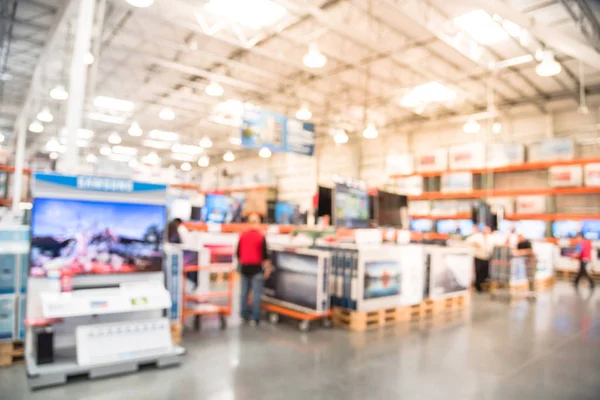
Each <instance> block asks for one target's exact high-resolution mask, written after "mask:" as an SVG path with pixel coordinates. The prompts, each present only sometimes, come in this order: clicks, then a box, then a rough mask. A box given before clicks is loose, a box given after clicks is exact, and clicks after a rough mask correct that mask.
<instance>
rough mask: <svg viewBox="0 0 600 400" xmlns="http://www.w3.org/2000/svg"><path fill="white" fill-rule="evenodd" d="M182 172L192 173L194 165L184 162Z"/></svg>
mask: <svg viewBox="0 0 600 400" xmlns="http://www.w3.org/2000/svg"><path fill="white" fill-rule="evenodd" d="M181 170H182V171H186V172H188V171H191V170H192V164H190V163H189V162H184V163H183V164H181Z"/></svg>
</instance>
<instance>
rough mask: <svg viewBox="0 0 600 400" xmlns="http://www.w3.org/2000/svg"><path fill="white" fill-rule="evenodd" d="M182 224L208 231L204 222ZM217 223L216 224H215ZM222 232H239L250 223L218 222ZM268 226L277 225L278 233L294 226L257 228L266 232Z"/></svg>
mask: <svg viewBox="0 0 600 400" xmlns="http://www.w3.org/2000/svg"><path fill="white" fill-rule="evenodd" d="M183 225H184V226H185V227H186V228H187V229H188V230H190V231H196V232H208V230H209V229H208V224H206V223H204V222H184V223H183ZM217 225H218V224H217ZM220 226H221V232H223V233H241V232H245V231H247V230H248V229H250V224H246V223H241V224H220ZM270 226H277V228H278V229H279V233H292V232H293V231H294V229H296V226H294V225H267V224H262V225H260V227H259V229H260V230H262V231H264V232H267V231H268V230H269V227H270Z"/></svg>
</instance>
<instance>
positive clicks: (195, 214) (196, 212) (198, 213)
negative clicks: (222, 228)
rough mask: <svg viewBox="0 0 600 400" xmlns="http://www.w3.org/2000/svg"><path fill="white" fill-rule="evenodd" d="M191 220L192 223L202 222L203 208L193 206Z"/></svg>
mask: <svg viewBox="0 0 600 400" xmlns="http://www.w3.org/2000/svg"><path fill="white" fill-rule="evenodd" d="M190 220H192V221H201V220H202V207H195V206H192V213H191V215H190Z"/></svg>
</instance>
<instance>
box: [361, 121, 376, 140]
mask: <svg viewBox="0 0 600 400" xmlns="http://www.w3.org/2000/svg"><path fill="white" fill-rule="evenodd" d="M377 136H379V132H378V131H377V128H376V127H375V124H373V123H369V124H367V127H366V128H365V130H364V131H363V137H364V138H365V139H375V138H376V137H377Z"/></svg>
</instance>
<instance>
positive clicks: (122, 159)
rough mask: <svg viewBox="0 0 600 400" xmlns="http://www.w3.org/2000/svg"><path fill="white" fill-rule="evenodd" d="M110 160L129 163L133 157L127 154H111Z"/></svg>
mask: <svg viewBox="0 0 600 400" xmlns="http://www.w3.org/2000/svg"><path fill="white" fill-rule="evenodd" d="M108 158H110V159H111V160H113V161H118V162H129V160H131V156H130V155H127V154H111V155H109V156H108Z"/></svg>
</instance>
